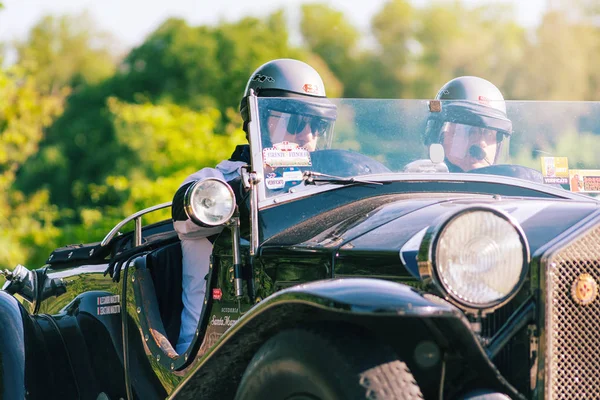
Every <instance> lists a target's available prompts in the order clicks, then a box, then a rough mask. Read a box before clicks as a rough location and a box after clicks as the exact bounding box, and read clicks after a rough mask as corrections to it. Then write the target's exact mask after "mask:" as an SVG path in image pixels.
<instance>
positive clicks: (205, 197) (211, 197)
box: [184, 178, 235, 226]
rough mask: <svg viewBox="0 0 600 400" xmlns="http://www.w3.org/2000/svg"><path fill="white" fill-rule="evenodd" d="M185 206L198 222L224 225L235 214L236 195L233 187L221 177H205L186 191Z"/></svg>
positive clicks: (187, 212) (208, 224) (189, 215)
mask: <svg viewBox="0 0 600 400" xmlns="http://www.w3.org/2000/svg"><path fill="white" fill-rule="evenodd" d="M184 208H185V212H186V214H187V216H188V217H189V218H190V219H191V220H192V221H194V222H195V223H196V224H199V225H204V226H218V225H222V224H224V223H225V222H227V221H229V220H230V219H231V217H232V216H233V212H234V211H235V195H234V193H233V190H232V189H231V187H230V186H229V185H228V184H227V183H225V182H223V181H222V180H221V179H217V178H207V179H203V180H200V181H198V182H196V183H194V184H193V185H191V186H190V187H189V188H188V190H187V191H186V193H185V199H184Z"/></svg>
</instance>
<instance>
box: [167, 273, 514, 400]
mask: <svg viewBox="0 0 600 400" xmlns="http://www.w3.org/2000/svg"><path fill="white" fill-rule="evenodd" d="M408 319H412V320H413V321H414V320H415V319H418V320H420V321H422V322H424V323H425V325H426V326H427V328H428V329H429V330H430V332H431V337H433V338H434V341H435V342H436V343H437V345H438V346H440V347H443V348H449V347H450V343H452V346H455V347H456V348H457V349H458V351H459V352H460V353H461V354H462V355H463V356H464V357H465V358H466V359H468V360H469V362H470V363H472V365H473V368H474V369H476V370H477V371H478V372H479V373H480V374H481V376H482V377H483V379H485V380H486V381H488V382H490V387H492V388H496V389H498V390H501V391H503V392H506V393H508V394H509V395H511V396H513V398H520V395H519V393H518V392H517V391H516V390H515V389H514V388H512V386H510V384H508V382H506V381H505V380H504V378H503V377H502V376H501V375H500V373H499V372H498V370H497V369H496V368H495V366H494V365H493V363H492V362H491V360H490V359H489V358H488V357H487V355H486V352H485V350H484V348H483V347H482V345H481V344H480V342H479V340H478V339H477V338H476V337H475V336H474V334H473V332H472V331H471V329H470V326H469V321H468V320H467V319H466V318H465V316H464V314H463V313H462V312H461V311H460V310H459V309H458V308H456V307H455V306H453V305H452V304H450V303H448V302H446V301H445V300H443V299H440V298H438V297H436V296H431V295H422V294H421V293H420V292H419V291H417V290H416V289H414V288H412V287H410V286H408V285H405V284H401V283H396V282H390V281H385V280H380V279H370V278H337V279H330V280H323V281H317V282H311V283H307V284H302V285H297V286H293V287H290V288H288V289H284V290H281V291H279V292H276V293H274V294H273V295H271V296H269V297H267V298H265V299H264V300H262V301H261V302H260V303H259V304H257V305H256V306H255V307H253V308H252V309H250V310H249V311H248V312H247V313H245V314H244V315H243V316H242V317H241V318H240V319H239V320H238V321H237V322H236V323H235V324H234V325H233V326H232V327H231V328H230V329H229V330H227V331H226V332H225V333H224V334H223V336H222V337H221V338H220V339H219V340H218V341H217V342H216V343H215V345H214V346H213V347H212V348H211V350H209V351H208V352H207V353H206V354H205V355H204V356H203V357H202V358H201V359H199V360H198V362H197V363H196V365H194V366H193V367H192V368H191V369H190V373H189V374H187V376H186V378H185V379H184V380H183V381H182V382H181V384H180V385H179V386H178V388H177V389H176V390H175V391H174V392H173V393H172V394H171V396H172V397H175V396H176V397H177V399H181V398H183V399H186V398H190V399H191V398H197V397H201V398H229V397H233V395H234V394H235V387H236V386H237V385H231V384H230V383H231V382H238V380H239V377H240V376H241V375H242V373H243V371H244V369H245V367H246V365H247V363H248V361H249V360H250V359H251V358H252V355H253V354H254V353H255V352H256V351H257V350H258V348H260V346H261V344H262V343H264V342H265V341H266V340H267V339H268V338H269V337H271V336H272V335H273V334H275V333H277V332H280V331H281V330H284V329H288V328H291V327H296V326H298V325H302V324H311V323H312V324H315V323H316V324H318V323H319V321H336V323H346V322H348V323H360V324H363V325H366V326H369V327H370V329H371V330H375V332H377V331H379V330H387V329H393V330H394V332H395V333H401V334H402V335H404V337H405V338H406V337H407V336H410V335H411V332H410V330H409V329H402V325H403V322H405V321H407V320H408ZM384 320H385V323H380V322H378V321H384ZM394 322H395V323H394ZM389 323H394V324H392V325H389ZM400 337H401V336H399V337H398V339H399V340H400ZM207 381H209V382H213V384H211V385H207V384H206V382H207ZM219 382H222V384H220V383H219ZM226 382H227V384H225V383H226Z"/></svg>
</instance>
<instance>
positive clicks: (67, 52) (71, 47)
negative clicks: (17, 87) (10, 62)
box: [15, 13, 116, 93]
mask: <svg viewBox="0 0 600 400" xmlns="http://www.w3.org/2000/svg"><path fill="white" fill-rule="evenodd" d="M15 47H16V50H17V63H18V64H19V65H21V66H22V67H23V68H24V70H25V72H26V73H27V74H30V75H33V76H35V78H36V80H37V82H38V85H39V87H40V89H41V90H42V91H44V92H47V93H57V92H59V91H61V90H62V89H63V88H65V87H73V88H77V87H79V86H81V85H84V84H94V83H98V82H100V81H102V80H104V79H106V78H108V77H110V76H111V75H112V74H113V73H114V71H115V68H116V57H115V56H114V55H113V54H112V51H111V48H114V39H113V38H112V37H111V36H110V35H109V34H107V33H106V32H102V31H100V30H99V29H98V28H96V25H95V23H94V21H93V20H92V18H91V17H90V16H89V15H88V14H87V13H83V14H79V15H65V16H60V17H55V16H51V15H48V16H45V17H43V18H42V19H41V20H40V21H39V22H38V23H37V24H36V25H35V26H34V27H33V28H32V29H31V31H30V32H29V37H28V38H27V39H26V40H24V41H19V42H17V43H16V44H15Z"/></svg>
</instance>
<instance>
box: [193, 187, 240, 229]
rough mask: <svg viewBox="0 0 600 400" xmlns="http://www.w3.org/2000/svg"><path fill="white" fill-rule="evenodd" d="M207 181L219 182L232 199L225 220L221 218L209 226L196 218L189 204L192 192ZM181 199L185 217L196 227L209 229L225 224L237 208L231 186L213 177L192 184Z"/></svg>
mask: <svg viewBox="0 0 600 400" xmlns="http://www.w3.org/2000/svg"><path fill="white" fill-rule="evenodd" d="M208 181H216V182H219V183H220V184H222V185H223V186H224V187H225V188H226V189H227V190H228V191H229V194H230V195H231V199H232V207H231V210H230V211H229V213H228V214H227V218H222V219H221V221H220V222H219V223H216V224H211V223H207V222H204V221H201V220H200V219H199V218H198V217H196V215H195V213H194V210H193V207H192V202H191V199H192V195H193V193H194V190H195V189H196V188H197V187H198V186H200V185H202V184H204V183H206V182H208ZM183 199H184V200H183V209H184V211H185V214H186V215H187V217H188V218H189V219H190V220H192V221H193V222H194V223H196V224H197V225H200V226H205V227H209V228H212V227H216V226H221V225H223V224H226V223H227V222H228V221H229V220H231V218H232V217H233V214H234V213H235V209H236V207H237V205H236V201H235V193H234V192H233V189H232V188H231V186H230V185H229V184H228V183H227V182H225V181H224V180H223V179H220V178H215V177H210V178H204V179H201V180H199V181H196V182H194V183H193V184H192V185H190V186H189V187H188V188H187V189H186V191H185V195H184V197H183Z"/></svg>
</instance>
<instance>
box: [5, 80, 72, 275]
mask: <svg viewBox="0 0 600 400" xmlns="http://www.w3.org/2000/svg"><path fill="white" fill-rule="evenodd" d="M0 99H2V101H1V102H0V265H14V264H15V263H17V262H25V261H28V260H35V261H40V260H39V258H36V255H39V254H40V253H41V252H39V253H36V254H35V255H33V256H32V257H27V255H28V254H29V251H28V250H29V248H31V247H33V248H36V249H39V248H43V249H46V250H47V249H48V244H49V243H50V246H51V243H53V239H54V238H55V237H57V235H58V233H59V232H58V230H57V229H56V227H55V224H54V223H55V221H56V219H57V217H58V210H57V208H56V207H55V206H53V205H51V204H49V201H48V200H49V197H48V192H47V191H45V190H32V191H31V193H29V194H27V195H26V194H24V193H22V192H20V191H18V190H15V189H14V187H13V185H14V183H15V180H16V175H17V172H18V171H19V169H20V168H21V167H22V165H23V164H24V163H26V162H27V161H28V159H29V158H30V157H31V156H32V155H33V154H35V153H36V152H37V151H38V146H39V143H40V141H41V139H42V136H43V131H44V128H45V127H46V126H48V125H49V124H51V123H52V121H53V119H54V118H55V116H56V115H58V114H60V112H61V111H62V97H61V96H46V95H43V94H41V93H40V92H39V91H37V90H36V82H35V79H34V78H33V77H31V76H26V75H24V74H23V71H22V70H20V69H18V68H13V69H11V70H8V71H1V70H0Z"/></svg>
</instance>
